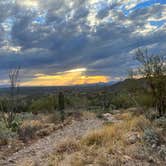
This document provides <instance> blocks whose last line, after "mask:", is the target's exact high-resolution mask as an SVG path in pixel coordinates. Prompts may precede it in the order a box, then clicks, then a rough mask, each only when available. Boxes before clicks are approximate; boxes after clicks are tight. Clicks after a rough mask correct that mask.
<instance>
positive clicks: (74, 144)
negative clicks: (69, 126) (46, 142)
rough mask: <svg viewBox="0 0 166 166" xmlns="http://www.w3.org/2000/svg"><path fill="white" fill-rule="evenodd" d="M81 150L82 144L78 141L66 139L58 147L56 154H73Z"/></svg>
mask: <svg viewBox="0 0 166 166" xmlns="http://www.w3.org/2000/svg"><path fill="white" fill-rule="evenodd" d="M79 150H80V144H79V142H78V141H77V140H71V139H66V140H64V141H62V142H61V143H59V144H58V145H56V153H58V154H63V153H73V152H76V151H79Z"/></svg>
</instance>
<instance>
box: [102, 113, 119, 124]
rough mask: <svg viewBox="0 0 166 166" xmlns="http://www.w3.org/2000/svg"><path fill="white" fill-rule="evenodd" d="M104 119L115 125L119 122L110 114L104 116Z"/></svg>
mask: <svg viewBox="0 0 166 166" xmlns="http://www.w3.org/2000/svg"><path fill="white" fill-rule="evenodd" d="M103 118H104V119H105V120H106V121H108V122H113V123H115V122H118V120H117V119H116V118H115V117H114V116H113V115H112V114H110V113H105V114H103Z"/></svg>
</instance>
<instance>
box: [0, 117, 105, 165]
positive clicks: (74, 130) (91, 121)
mask: <svg viewBox="0 0 166 166" xmlns="http://www.w3.org/2000/svg"><path fill="white" fill-rule="evenodd" d="M102 123H103V121H102V120H99V119H96V118H93V117H91V118H87V119H82V120H81V121H73V122H72V124H71V125H68V126H65V127H64V128H62V129H59V130H57V131H55V132H54V133H53V134H51V135H50V136H47V137H45V138H43V139H41V140H39V141H38V142H36V143H35V144H32V145H31V146H29V147H27V148H24V149H22V150H20V151H18V152H16V153H14V154H13V155H12V156H10V157H8V158H7V159H6V160H5V161H1V163H0V165H5V166H15V165H21V166H24V165H26V164H27V161H28V162H30V163H31V162H32V163H37V164H38V165H41V166H44V165H47V157H48V156H49V155H50V154H51V153H52V152H54V151H55V149H56V144H58V142H59V141H61V140H63V139H67V138H70V139H72V138H74V139H76V138H78V137H81V136H82V135H84V134H86V133H87V132H89V131H91V130H94V129H98V128H99V127H101V126H102ZM24 162H26V163H24Z"/></svg>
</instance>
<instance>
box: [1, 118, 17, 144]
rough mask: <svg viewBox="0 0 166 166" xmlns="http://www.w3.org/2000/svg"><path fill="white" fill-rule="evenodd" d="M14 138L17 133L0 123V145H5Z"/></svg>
mask: <svg viewBox="0 0 166 166" xmlns="http://www.w3.org/2000/svg"><path fill="white" fill-rule="evenodd" d="M16 137H17V133H16V132H13V131H12V130H11V129H9V128H7V127H6V125H5V123H4V122H3V121H0V145H4V144H7V143H8V141H9V140H10V139H13V138H16Z"/></svg>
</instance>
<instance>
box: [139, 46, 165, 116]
mask: <svg viewBox="0 0 166 166" xmlns="http://www.w3.org/2000/svg"><path fill="white" fill-rule="evenodd" d="M136 60H137V61H138V62H139V63H140V64H141V67H140V68H139V73H140V74H141V75H142V76H143V77H144V78H145V79H146V80H147V84H148V86H149V88H150V92H151V94H152V97H153V101H154V105H155V107H156V109H157V111H158V113H159V116H162V115H163V114H164V113H165V110H166V57H165V56H163V55H153V54H149V53H148V51H147V49H146V50H141V49H138V50H137V52H136Z"/></svg>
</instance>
